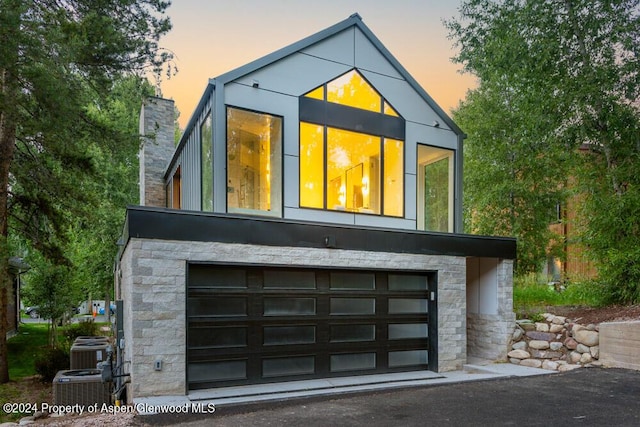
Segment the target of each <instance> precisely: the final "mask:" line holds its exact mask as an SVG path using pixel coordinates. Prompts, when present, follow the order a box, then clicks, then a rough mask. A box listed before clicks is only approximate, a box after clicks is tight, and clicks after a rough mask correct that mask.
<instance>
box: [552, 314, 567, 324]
mask: <svg viewBox="0 0 640 427" xmlns="http://www.w3.org/2000/svg"><path fill="white" fill-rule="evenodd" d="M566 321H567V318H566V317H564V316H553V319H551V323H553V324H554V325H564V324H565V322H566Z"/></svg>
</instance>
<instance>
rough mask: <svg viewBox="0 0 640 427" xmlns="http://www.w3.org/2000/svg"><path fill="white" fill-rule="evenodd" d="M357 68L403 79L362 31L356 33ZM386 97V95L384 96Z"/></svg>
mask: <svg viewBox="0 0 640 427" xmlns="http://www.w3.org/2000/svg"><path fill="white" fill-rule="evenodd" d="M355 44H356V48H355V52H356V63H355V66H356V67H357V68H358V69H361V70H368V71H372V72H374V73H378V74H382V75H385V76H389V77H393V78H396V79H402V76H401V75H400V73H398V70H396V69H395V68H394V67H393V66H392V65H391V64H390V63H389V61H387V60H386V58H385V57H384V55H382V53H380V51H379V50H378V49H377V48H376V47H375V46H374V45H373V44H372V43H371V41H369V39H368V38H367V37H366V36H365V35H364V34H363V33H362V32H361V31H360V30H356V32H355ZM383 96H384V94H383Z"/></svg>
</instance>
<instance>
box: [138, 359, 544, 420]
mask: <svg viewBox="0 0 640 427" xmlns="http://www.w3.org/2000/svg"><path fill="white" fill-rule="evenodd" d="M471 362H472V363H470V364H466V365H464V368H463V370H461V371H452V372H442V373H438V372H431V371H412V372H399V373H392V374H377V375H359V376H351V377H339V378H326V379H315V380H303V381H288V382H282V383H272V384H256V385H247V386H237V387H222V388H216V389H207V390H196V391H192V392H190V393H189V394H188V395H187V396H157V397H140V398H136V399H134V406H135V408H136V410H137V412H138V413H139V414H140V415H155V414H157V413H159V412H161V411H162V410H161V409H159V408H167V407H174V408H187V407H192V408H197V407H215V408H221V407H223V406H235V405H244V404H249V403H260V402H262V403H264V402H269V401H283V400H289V399H296V398H305V397H315V396H329V395H338V394H346V393H357V392H367V391H380V390H390V389H394V388H405V387H422V386H429V385H439V384H452V383H460V382H465V381H479V380H489V379H496V378H509V377H527V376H533V375H546V374H553V373H556V371H549V370H545V369H538V368H529V367H526V366H518V365H514V364H511V363H488V364H487V363H486V361H483V360H472V361H471Z"/></svg>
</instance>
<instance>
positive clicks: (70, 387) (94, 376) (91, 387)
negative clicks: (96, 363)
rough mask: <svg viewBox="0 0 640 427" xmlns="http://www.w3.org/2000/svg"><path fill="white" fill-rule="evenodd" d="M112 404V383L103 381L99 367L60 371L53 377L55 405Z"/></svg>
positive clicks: (86, 405) (85, 405)
mask: <svg viewBox="0 0 640 427" xmlns="http://www.w3.org/2000/svg"><path fill="white" fill-rule="evenodd" d="M96 403H97V404H99V405H101V404H103V403H106V404H110V403H111V393H110V384H109V383H103V382H102V374H101V372H100V371H99V370H98V369H78V370H68V371H60V372H58V374H57V375H56V376H55V378H54V379H53V404H54V405H76V404H78V405H83V406H84V407H88V406H90V405H95V404H96Z"/></svg>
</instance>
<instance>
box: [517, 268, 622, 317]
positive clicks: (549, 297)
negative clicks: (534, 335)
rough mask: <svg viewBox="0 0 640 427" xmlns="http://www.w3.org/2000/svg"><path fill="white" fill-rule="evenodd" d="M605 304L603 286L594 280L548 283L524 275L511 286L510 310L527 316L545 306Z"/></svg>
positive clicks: (544, 308)
mask: <svg viewBox="0 0 640 427" xmlns="http://www.w3.org/2000/svg"><path fill="white" fill-rule="evenodd" d="M608 302H609V301H608V295H607V294H606V292H605V287H604V286H603V285H602V284H600V283H599V282H597V281H595V280H594V281H584V282H575V283H562V284H549V283H547V282H546V281H544V280H543V278H542V277H541V276H538V275H536V274H527V275H520V276H516V278H515V280H514V284H513V307H514V311H515V312H516V313H520V314H527V315H529V317H530V316H531V314H532V313H537V312H541V311H545V310H546V308H547V307H549V306H589V307H600V306H603V305H607V303H608ZM532 320H533V319H532Z"/></svg>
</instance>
